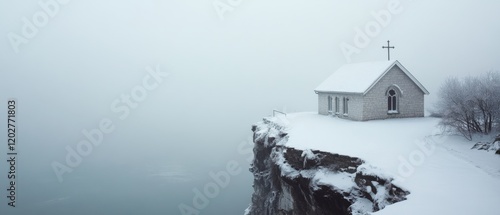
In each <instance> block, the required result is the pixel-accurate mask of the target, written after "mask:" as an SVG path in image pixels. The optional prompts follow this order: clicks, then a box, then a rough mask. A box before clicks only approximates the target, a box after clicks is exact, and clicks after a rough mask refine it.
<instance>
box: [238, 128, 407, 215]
mask: <svg viewBox="0 0 500 215" xmlns="http://www.w3.org/2000/svg"><path fill="white" fill-rule="evenodd" d="M252 131H253V132H254V143H255V146H254V155H255V158H254V161H253V163H252V166H251V168H250V171H251V172H252V173H253V175H254V185H253V187H254V193H253V195H252V203H251V205H250V206H249V208H248V209H247V210H246V214H248V215H284V214H287V215H323V214H368V213H370V212H373V211H378V210H380V209H383V208H384V207H385V206H386V205H389V204H393V203H396V202H399V201H402V200H405V199H406V195H408V194H409V192H408V191H405V190H403V189H401V188H400V187H397V186H395V185H393V184H392V183H391V181H392V179H391V178H389V177H386V176H379V175H377V174H376V173H375V172H377V171H373V170H376V168H375V167H372V166H370V165H368V164H366V163H365V162H364V161H363V160H361V159H359V158H356V157H349V156H345V155H339V154H333V153H328V152H322V151H314V150H313V151H311V150H304V151H302V150H297V149H294V148H290V147H286V146H285V143H286V142H287V140H288V134H287V133H285V132H284V128H283V127H282V126H280V125H279V124H276V123H273V122H272V121H270V120H267V119H264V121H263V122H262V123H259V124H258V125H254V126H253V127H252Z"/></svg>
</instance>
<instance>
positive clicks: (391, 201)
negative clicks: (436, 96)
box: [246, 113, 500, 215]
mask: <svg viewBox="0 0 500 215" xmlns="http://www.w3.org/2000/svg"><path fill="white" fill-rule="evenodd" d="M438 122H439V119H437V118H412V119H410V118H408V119H390V120H374V121H367V122H355V121H349V120H343V119H338V118H333V117H330V116H321V115H318V114H316V113H297V114H288V115H287V116H286V117H284V118H266V119H264V120H263V121H262V122H259V123H257V124H256V125H254V126H253V127H252V130H253V131H254V142H255V147H254V155H255V159H254V162H253V163H252V166H251V170H250V171H251V172H252V173H253V175H254V194H253V195H252V204H251V205H250V206H249V208H248V209H247V210H246V214H248V215H256V214H259V215H262V214H264V215H266V214H269V215H271V214H292V215H293V214H297V215H298V214H312V215H314V214H359V215H361V214H363V215H364V214H372V213H373V214H377V215H399V214H406V215H417V214H419V215H420V214H436V215H437V214H498V211H497V209H495V207H493V205H496V204H497V203H498V200H499V199H500V186H498V184H499V183H500V156H498V155H495V154H494V153H485V151H479V150H470V149H471V148H472V146H473V145H474V143H473V142H469V141H467V140H465V139H464V138H461V137H459V136H446V135H440V133H441V130H440V129H439V128H438V127H437V124H438ZM496 144H498V142H497V143H496ZM405 199H406V200H405ZM403 200H404V201H403ZM480 205H482V206H480Z"/></svg>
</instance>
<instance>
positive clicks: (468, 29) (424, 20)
mask: <svg viewBox="0 0 500 215" xmlns="http://www.w3.org/2000/svg"><path fill="white" fill-rule="evenodd" d="M39 2H48V0H41V1H7V0H0V26H2V27H1V28H0V37H2V38H3V39H1V40H0V74H1V77H0V101H6V100H7V99H8V98H11V97H14V98H17V99H18V100H19V120H20V123H23V124H22V125H20V126H21V129H20V132H21V131H23V132H24V133H21V134H23V135H24V136H20V138H24V141H25V144H24V147H25V148H23V149H24V150H25V153H26V154H28V155H26V157H29V156H32V157H31V158H30V159H31V160H30V162H32V164H30V165H33V166H36V167H40V168H44V169H47V171H51V170H50V163H51V162H52V161H54V160H56V161H61V160H63V159H64V155H65V148H64V147H65V146H67V145H72V146H74V145H75V144H76V143H77V142H78V140H80V139H82V137H83V135H82V134H81V130H82V129H90V128H95V127H97V125H98V123H99V121H100V120H101V119H103V118H110V119H112V120H113V121H114V122H116V123H117V127H116V132H114V133H113V135H114V136H113V137H112V138H110V139H109V140H105V141H109V144H108V145H107V146H103V149H102V150H103V151H105V150H107V149H104V147H109V148H110V149H109V150H110V151H113V150H116V149H117V148H127V149H128V151H127V150H125V151H127V152H131V151H134V153H136V152H137V151H139V152H138V153H139V155H143V156H144V159H150V160H152V162H154V161H155V160H156V159H159V157H162V158H164V159H166V158H168V159H167V160H166V161H165V160H162V162H180V163H185V162H184V161H182V162H181V161H179V160H182V159H190V158H191V157H196V159H198V160H196V161H193V163H194V164H193V165H198V163H199V164H200V165H212V166H214V168H219V166H223V165H224V164H225V162H226V161H227V160H228V158H230V157H232V156H234V155H233V154H234V151H235V149H236V145H237V144H238V143H240V142H241V141H242V140H245V139H246V138H247V137H248V135H250V127H251V124H252V123H254V122H256V121H259V120H260V119H261V118H262V117H264V116H266V115H269V114H270V113H271V110H272V109H273V108H275V109H280V110H286V111H288V112H292V111H316V110H317V97H316V95H315V94H314V91H313V89H314V88H315V87H316V86H317V85H319V84H320V83H321V82H322V81H323V80H324V79H325V78H327V77H328V76H329V75H330V74H331V73H332V72H334V71H335V70H336V69H337V68H339V67H340V66H342V65H344V64H346V63H348V62H354V63H355V62H364V61H378V60H386V59H387V50H385V49H382V46H384V45H387V42H386V41H387V40H391V45H394V46H395V47H396V48H395V49H393V50H391V57H392V58H393V59H398V60H400V62H401V63H402V64H403V65H404V66H405V67H406V68H407V69H408V70H409V71H410V72H412V73H413V75H414V76H415V77H416V78H417V79H418V80H420V82H421V83H422V84H423V85H424V86H425V87H426V88H427V89H428V90H429V91H430V93H431V95H429V96H427V97H426V108H427V109H428V108H431V107H432V104H433V103H434V102H435V100H436V94H437V90H438V89H439V86H440V84H441V83H442V82H443V81H444V80H445V79H446V78H447V77H449V76H464V75H473V74H478V73H481V72H486V71H488V70H500V58H499V56H500V53H499V52H500V40H499V38H500V24H499V21H500V15H499V12H498V11H500V2H499V1H494V0H482V1H462V0H460V1H456V0H453V1H452V0H446V1H445V0H443V1H431V0H418V1H409V0H401V1H397V0H396V1H365V0H350V1H345V0H342V1H340V0H316V1H306V0H273V1H265V0H241V1H238V0H233V1H228V0H220V1H219V0H216V1H214V0H165V1H160V0H141V1H130V0H129V1H118V0H108V1H95V0H85V1H76V0H73V1H69V2H68V3H65V2H64V1H62V0H61V3H57V5H58V6H57V7H54V6H53V5H52V6H49V7H48V8H49V10H52V12H54V13H53V14H50V15H53V16H50V15H46V17H48V18H47V19H46V20H44V17H43V15H40V14H41V11H44V10H43V9H42V7H41V6H40V5H39ZM49 2H50V1H49ZM62 3H64V4H62ZM214 4H215V5H217V6H218V7H217V8H218V9H219V10H217V9H216V8H215V7H214ZM55 9H58V10H55ZM49 12H50V11H49ZM387 13H389V14H390V18H389V19H388V17H387V16H384V17H383V18H381V19H382V21H381V20H380V16H381V15H380V14H387ZM374 14H375V15H374ZM377 14H378V15H377ZM34 17H38V21H33V19H34ZM24 18H26V20H28V21H29V23H33V25H34V26H35V28H36V33H34V32H32V31H28V33H31V35H25V34H24V33H26V32H24V33H23V31H26V29H27V28H30V27H26V26H27V25H31V24H26V22H25V21H23V20H24ZM34 22H36V23H34ZM37 23H38V24H37ZM374 23H375V24H374ZM370 26H371V27H370ZM30 29H31V28H30ZM357 29H359V31H361V32H362V34H367V36H366V38H367V39H368V41H365V42H366V43H365V44H363V47H360V46H359V44H358V46H357V45H356V42H355V39H356V38H357V37H358V36H359V35H358V34H359V31H358V30H357ZM367 29H368V30H367ZM31 30H32V29H31ZM367 31H370V32H367ZM13 35H15V36H13ZM21 37H22V38H24V40H22V41H23V42H22V43H21V42H19V41H20V39H19V38H21ZM13 38H16V40H15V41H17V43H16V42H13ZM358 43H359V42H358ZM342 44H344V45H345V44H348V45H350V46H352V47H353V48H356V52H355V53H351V54H350V55H348V56H347V55H346V54H345V53H343V51H342V49H341V47H342ZM16 49H17V53H16ZM157 65H159V66H160V70H161V71H162V72H166V73H169V74H170V76H169V77H167V78H165V80H164V81H163V82H162V83H161V84H160V86H159V87H158V88H156V89H154V90H152V91H149V92H148V96H147V98H146V99H145V100H144V101H141V102H140V104H139V107H138V108H136V109H134V110H132V111H131V113H130V116H129V117H128V118H127V119H126V120H123V121H120V120H118V117H119V116H120V114H117V113H116V112H113V111H112V110H111V109H110V107H111V106H112V104H113V102H114V101H115V100H116V99H119V98H120V96H121V95H122V94H127V93H130V92H131V90H132V89H133V88H134V87H135V86H138V85H140V84H142V81H143V78H144V77H145V76H147V75H148V73H147V71H146V69H145V68H146V67H148V66H151V67H153V68H154V67H156V66H157ZM360 78H363V77H360ZM2 104H3V103H2ZM5 108H6V107H1V108H0V110H5ZM3 117H4V116H1V115H0V118H3ZM120 123H121V124H120ZM1 126H2V129H3V128H4V127H5V125H3V124H2V125H1ZM21 134H20V135H21ZM2 135H4V134H2ZM145 142H147V143H145ZM137 144H146V145H147V146H148V147H144V146H143V147H137ZM160 145H161V146H162V147H163V146H168V148H167V149H165V148H162V147H160ZM0 149H1V150H4V147H2V146H0ZM45 149H49V150H48V152H45V153H44V155H43V156H38V157H37V160H36V161H34V159H35V157H36V156H35V154H36V152H40V150H45ZM162 149H164V150H166V151H164V150H162ZM194 149H196V150H194ZM190 151H194V152H190ZM0 152H2V153H3V151H0ZM207 152H210V153H207ZM128 157H129V154H127V153H121V154H120V153H117V154H115V155H113V156H111V158H106V159H108V160H107V161H109V162H115V163H123V162H125V161H124V160H125V159H126V158H127V159H128ZM200 157H203V159H200ZM103 159H104V158H103ZM160 160H161V159H160ZM207 161H212V162H207ZM125 163H126V162H125ZM33 168H34V167H33ZM186 168H187V167H186ZM245 171H246V168H245ZM0 176H1V174H0ZM2 178H3V176H2ZM50 180H55V177H53V178H50ZM248 186H250V185H248ZM250 188H251V187H249V189H250Z"/></svg>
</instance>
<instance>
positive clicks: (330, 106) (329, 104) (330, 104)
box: [328, 96, 333, 113]
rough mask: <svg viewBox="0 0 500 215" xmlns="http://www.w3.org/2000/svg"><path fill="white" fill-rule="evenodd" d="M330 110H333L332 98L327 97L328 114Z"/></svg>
mask: <svg viewBox="0 0 500 215" xmlns="http://www.w3.org/2000/svg"><path fill="white" fill-rule="evenodd" d="M332 108H333V105H332V97H331V96H328V112H329V113H331V112H332Z"/></svg>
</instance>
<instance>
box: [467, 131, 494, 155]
mask: <svg viewBox="0 0 500 215" xmlns="http://www.w3.org/2000/svg"><path fill="white" fill-rule="evenodd" d="M471 149H477V150H485V151H494V152H495V154H500V134H498V135H497V136H496V137H495V140H494V141H493V142H492V143H490V142H478V143H476V144H474V146H472V148H471Z"/></svg>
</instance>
